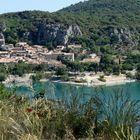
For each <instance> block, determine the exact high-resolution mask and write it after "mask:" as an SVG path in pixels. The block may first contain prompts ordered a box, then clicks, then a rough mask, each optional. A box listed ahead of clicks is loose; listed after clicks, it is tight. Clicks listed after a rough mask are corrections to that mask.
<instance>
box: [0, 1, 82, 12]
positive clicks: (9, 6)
mask: <svg viewBox="0 0 140 140" xmlns="http://www.w3.org/2000/svg"><path fill="white" fill-rule="evenodd" d="M79 1H81V0H0V14H2V13H7V12H16V11H25V10H42V11H49V12H54V11H57V10H59V9H61V8H64V7H66V6H69V5H71V4H75V3H78V2H79Z"/></svg>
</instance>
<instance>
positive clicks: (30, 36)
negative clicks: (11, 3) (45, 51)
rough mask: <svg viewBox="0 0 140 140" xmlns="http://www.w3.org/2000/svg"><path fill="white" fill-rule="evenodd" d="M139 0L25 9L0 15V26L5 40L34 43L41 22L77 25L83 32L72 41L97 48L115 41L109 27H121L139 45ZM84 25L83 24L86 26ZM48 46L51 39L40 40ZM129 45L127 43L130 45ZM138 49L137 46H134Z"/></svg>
mask: <svg viewBox="0 0 140 140" xmlns="http://www.w3.org/2000/svg"><path fill="white" fill-rule="evenodd" d="M139 13H140V1H139V0H89V1H85V2H80V3H78V4H76V5H72V6H70V7H67V8H64V9H62V10H60V11H58V12H55V13H48V12H41V11H25V12H18V13H9V14H3V15H0V23H1V25H3V26H2V27H1V28H3V29H5V27H6V30H5V32H4V34H5V36H6V42H7V43H16V42H17V41H19V40H20V41H27V42H29V43H31V44H37V43H38V42H37V33H38V28H39V26H40V23H41V22H42V23H43V22H46V23H50V24H52V23H60V24H62V23H63V24H64V26H67V25H78V26H79V27H80V29H81V30H82V33H83V36H82V37H80V38H75V39H73V40H71V42H75V43H81V44H82V45H83V47H86V48H91V49H93V50H97V49H96V47H97V46H103V45H108V46H110V45H111V46H112V45H113V44H115V43H117V42H118V37H117V36H115V35H114V36H112V37H110V36H108V35H107V34H108V30H109V29H110V28H112V27H116V28H120V29H121V28H124V29H127V30H129V31H130V33H131V34H132V40H133V41H134V42H135V41H136V44H135V46H136V47H138V46H139V38H140V34H139V32H140V28H139V22H140V18H139V17H140V14H139ZM85 27H86V28H85ZM42 43H43V45H47V46H49V48H51V47H52V46H51V44H53V42H46V41H45V40H43V41H42ZM48 44H49V45H48ZM131 47H132V46H129V48H131ZM137 49H138V48H137Z"/></svg>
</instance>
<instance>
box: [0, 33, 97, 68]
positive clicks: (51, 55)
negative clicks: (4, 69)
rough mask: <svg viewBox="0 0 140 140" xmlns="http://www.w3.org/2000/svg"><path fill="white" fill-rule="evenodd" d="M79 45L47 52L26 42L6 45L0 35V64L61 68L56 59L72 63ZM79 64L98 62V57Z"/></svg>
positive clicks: (91, 56)
mask: <svg viewBox="0 0 140 140" xmlns="http://www.w3.org/2000/svg"><path fill="white" fill-rule="evenodd" d="M66 48H67V49H69V50H71V51H70V53H66V52H64V50H65V49H66ZM81 48H82V46H81V45H75V44H74V45H68V46H57V47H56V48H55V49H54V50H50V51H49V50H48V49H47V48H45V47H43V46H40V45H33V46H30V45H29V44H28V43H26V42H18V43H16V44H15V45H13V44H8V45H7V44H6V43H5V38H4V35H3V34H2V33H0V63H18V62H19V61H23V62H25V63H27V64H42V63H47V64H48V65H50V66H55V67H61V66H63V64H62V63H61V61H60V60H58V57H63V58H65V60H69V61H72V62H73V61H74V60H75V55H76V54H77V53H79V52H80V50H81ZM81 62H96V63H99V62H100V57H97V56H96V54H90V55H89V57H88V58H85V59H83V60H82V61H81Z"/></svg>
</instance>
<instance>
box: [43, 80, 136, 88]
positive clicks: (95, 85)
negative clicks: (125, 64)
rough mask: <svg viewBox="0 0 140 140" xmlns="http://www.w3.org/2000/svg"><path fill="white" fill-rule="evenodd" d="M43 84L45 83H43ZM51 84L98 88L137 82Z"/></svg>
mask: <svg viewBox="0 0 140 140" xmlns="http://www.w3.org/2000/svg"><path fill="white" fill-rule="evenodd" d="M43 82H45V81H43ZM52 82H53V83H61V84H68V85H77V86H88V87H99V86H108V87H109V86H117V85H125V84H128V83H134V82H137V80H130V81H125V82H117V83H100V84H88V83H76V82H72V81H62V80H56V81H52Z"/></svg>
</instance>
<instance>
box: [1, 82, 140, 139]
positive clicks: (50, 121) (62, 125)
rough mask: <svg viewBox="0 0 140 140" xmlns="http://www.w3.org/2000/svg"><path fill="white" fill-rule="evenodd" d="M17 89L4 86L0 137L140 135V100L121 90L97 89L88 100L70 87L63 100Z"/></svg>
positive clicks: (111, 137)
mask: <svg viewBox="0 0 140 140" xmlns="http://www.w3.org/2000/svg"><path fill="white" fill-rule="evenodd" d="M15 91H16V90H15V89H14V90H13V91H11V93H9V92H8V91H7V90H6V88H5V87H4V86H3V85H1V86H0V139H3V140H7V139H10V140H19V139H20V140H24V139H29V140H42V139H48V140H56V139H57V140H60V139H61V140H65V139H68V140H76V139H100V140H120V139H122V140H132V139H134V140H138V139H139V131H136V129H137V130H139V101H131V99H130V98H129V97H128V96H126V95H127V94H125V93H123V94H122V91H121V90H116V91H115V92H114V94H113V93H112V95H109V96H108V97H107V96H106V95H104V93H103V94H101V92H100V94H98V90H97V93H96V95H94V96H93V97H92V98H91V99H89V100H86V101H85V100H83V99H85V98H84V94H82V93H71V92H70V93H69V91H67V95H62V97H60V100H59V102H58V101H56V100H55V99H54V98H53V100H49V99H45V98H39V99H37V100H35V99H33V100H32V101H30V102H29V101H28V99H27V98H26V97H22V96H19V95H18V96H17V95H16V94H15ZM99 91H100V90H99ZM101 91H102V90H101ZM102 92H103V91H102ZM52 94H53V95H52V96H53V97H54V93H52ZM86 96H87V95H86ZM105 96H106V97H107V98H106V97H105ZM83 101H84V102H83Z"/></svg>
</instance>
